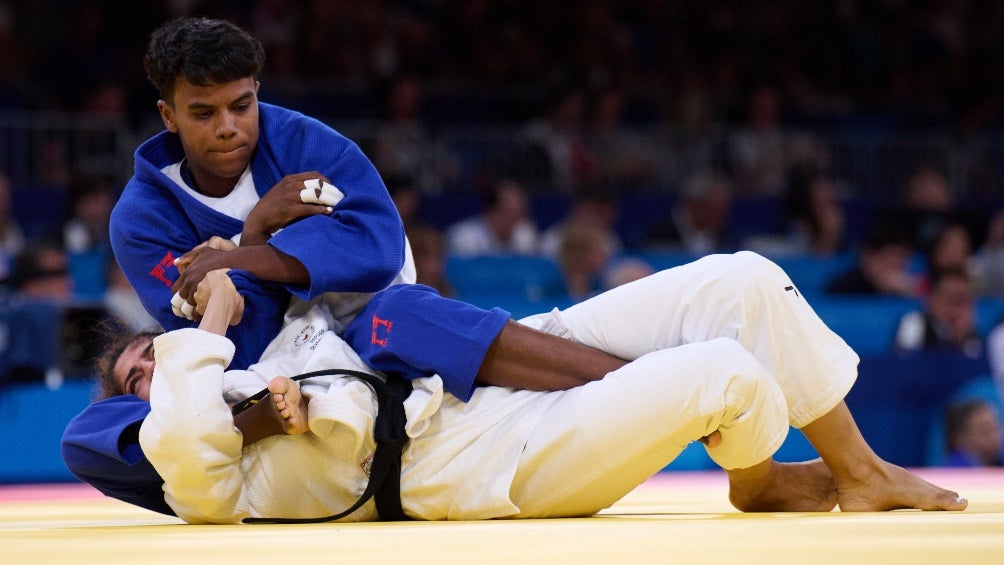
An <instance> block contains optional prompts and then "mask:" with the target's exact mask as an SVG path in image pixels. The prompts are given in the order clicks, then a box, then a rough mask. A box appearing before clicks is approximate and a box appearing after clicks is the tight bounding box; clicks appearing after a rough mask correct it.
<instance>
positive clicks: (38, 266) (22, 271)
mask: <svg viewBox="0 0 1004 565" xmlns="http://www.w3.org/2000/svg"><path fill="white" fill-rule="evenodd" d="M11 286H12V287H13V290H14V297H15V298H17V299H19V300H23V301H45V302H54V303H66V302H69V301H70V299H71V297H72V296H73V279H71V278H70V272H69V263H68V259H67V256H66V253H65V252H64V251H63V250H62V249H61V248H60V246H59V245H57V244H55V243H53V242H49V241H44V240H38V241H31V242H29V243H28V244H27V245H26V246H25V248H24V249H23V250H22V251H21V253H19V254H18V255H17V257H16V258H15V259H14V269H13V274H12V277H11Z"/></svg>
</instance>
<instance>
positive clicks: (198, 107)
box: [157, 77, 258, 197]
mask: <svg viewBox="0 0 1004 565" xmlns="http://www.w3.org/2000/svg"><path fill="white" fill-rule="evenodd" d="M157 108H158V109H159V110H160V116H161V118H162V119H163V120H164V125H165V126H166V127H167V129H168V130H169V131H171V132H173V133H176V134H178V136H179V137H180V138H181V145H182V147H183V148H184V150H185V157H186V158H187V160H188V167H189V169H190V170H191V173H192V176H193V177H194V180H195V183H196V184H197V185H198V189H199V191H200V192H202V193H204V194H206V195H208V196H215V197H220V196H226V195H227V194H229V193H230V191H231V190H233V187H234V185H236V183H237V180H238V178H240V175H241V173H243V172H244V169H246V168H247V166H248V163H250V162H251V157H252V155H254V150H255V147H256V146H257V145H258V82H257V81H255V80H254V78H252V77H247V78H243V79H240V80H235V81H233V82H226V83H220V84H210V85H208V86H197V85H194V84H192V83H190V82H188V80H187V79H185V78H184V77H179V78H178V79H177V82H175V85H174V99H173V100H172V101H170V102H167V101H164V100H160V101H158V102H157Z"/></svg>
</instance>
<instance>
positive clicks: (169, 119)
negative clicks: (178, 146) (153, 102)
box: [157, 100, 178, 133]
mask: <svg viewBox="0 0 1004 565" xmlns="http://www.w3.org/2000/svg"><path fill="white" fill-rule="evenodd" d="M157 111H158V112H160V119H161V120H163V122H164V127H166V128H167V131H169V132H171V133H178V125H177V124H176V123H175V121H174V108H171V105H170V104H168V103H167V102H165V101H164V100H158V101H157Z"/></svg>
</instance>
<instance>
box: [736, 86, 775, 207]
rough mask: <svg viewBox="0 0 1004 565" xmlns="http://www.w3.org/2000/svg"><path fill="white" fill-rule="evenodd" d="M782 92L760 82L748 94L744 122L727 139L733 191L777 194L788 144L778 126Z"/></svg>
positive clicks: (750, 194) (750, 193)
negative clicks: (733, 184) (786, 144)
mask: <svg viewBox="0 0 1004 565" xmlns="http://www.w3.org/2000/svg"><path fill="white" fill-rule="evenodd" d="M781 125H782V124H781V93H780V91H779V90H778V88H777V87H776V86H774V85H771V84H760V85H757V86H756V87H754V88H753V89H752V90H751V91H750V92H749V94H748V96H747V98H746V100H745V106H744V108H743V122H742V124H741V125H740V129H738V130H737V131H736V132H735V133H733V134H732V135H731V136H730V137H729V140H728V148H727V151H728V159H729V163H730V166H731V172H732V177H733V181H734V183H735V190H736V192H738V193H740V194H743V195H748V196H768V195H774V194H780V192H781V190H783V186H784V171H785V161H786V153H787V148H786V147H785V139H784V134H783V132H782V129H781Z"/></svg>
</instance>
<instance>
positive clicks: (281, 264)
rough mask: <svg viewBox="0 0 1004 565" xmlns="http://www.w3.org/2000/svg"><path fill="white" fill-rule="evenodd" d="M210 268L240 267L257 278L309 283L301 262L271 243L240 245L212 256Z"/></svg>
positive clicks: (308, 276) (289, 282) (308, 275)
mask: <svg viewBox="0 0 1004 565" xmlns="http://www.w3.org/2000/svg"><path fill="white" fill-rule="evenodd" d="M213 259H214V261H215V262H216V263H218V264H217V265H215V266H214V267H213V268H212V269H207V270H215V269H226V268H229V269H241V270H243V271H247V272H249V273H251V274H252V275H254V276H256V277H258V278H259V279H262V280H266V281H273V282H278V283H283V284H302V285H306V284H309V283H310V273H308V272H307V269H306V268H304V266H303V264H302V263H300V261H298V260H297V259H295V258H293V257H292V256H290V255H287V254H285V253H283V252H281V251H279V250H278V249H276V248H274V247H272V246H271V245H242V246H241V247H238V248H236V249H233V250H231V251H227V252H226V253H219V254H218V255H216V256H214V258H213Z"/></svg>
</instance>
